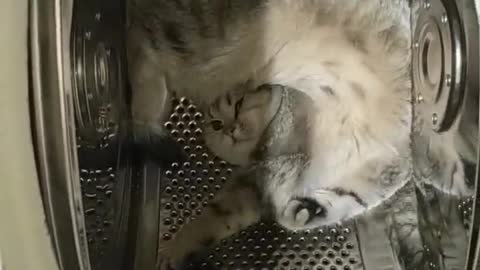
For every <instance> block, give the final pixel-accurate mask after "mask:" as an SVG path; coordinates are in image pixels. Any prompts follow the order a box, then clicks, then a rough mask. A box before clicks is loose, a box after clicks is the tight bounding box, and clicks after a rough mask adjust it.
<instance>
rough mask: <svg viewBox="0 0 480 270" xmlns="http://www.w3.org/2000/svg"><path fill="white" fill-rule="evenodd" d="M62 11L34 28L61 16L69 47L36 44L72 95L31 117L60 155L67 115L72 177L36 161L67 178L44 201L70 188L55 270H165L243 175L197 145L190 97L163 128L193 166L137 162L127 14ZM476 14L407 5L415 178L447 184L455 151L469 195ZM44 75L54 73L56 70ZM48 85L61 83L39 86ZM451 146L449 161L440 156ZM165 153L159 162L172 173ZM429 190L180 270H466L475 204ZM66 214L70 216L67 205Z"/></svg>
mask: <svg viewBox="0 0 480 270" xmlns="http://www.w3.org/2000/svg"><path fill="white" fill-rule="evenodd" d="M47 2H48V1H47ZM51 2H52V3H53V2H55V1H51ZM68 3H69V2H68V1H65V2H63V4H62V5H57V6H56V5H50V8H51V10H50V11H51V13H38V14H39V17H42V16H47V14H50V15H51V16H53V17H55V16H57V17H58V16H59V14H60V15H62V16H60V19H59V20H56V21H52V24H55V23H57V24H58V23H61V24H62V27H61V29H63V30H64V32H63V35H60V36H59V39H58V40H60V41H61V42H60V43H58V42H57V43H54V42H51V43H48V42H47V43H45V42H44V43H41V42H39V44H40V45H39V48H40V51H41V50H42V48H43V47H42V46H57V49H58V50H57V51H56V53H58V54H59V55H61V57H59V58H58V59H63V60H64V62H63V64H64V65H65V66H62V70H64V71H65V72H64V73H58V74H56V76H57V77H58V78H59V79H61V81H62V82H64V83H65V84H64V85H63V86H60V88H59V89H57V90H58V91H53V90H52V89H56V88H48V89H47V88H46V87H43V88H41V87H40V86H37V87H38V88H39V89H35V94H34V96H36V97H37V98H36V99H35V102H34V104H33V106H34V107H36V110H35V111H36V113H37V118H36V119H37V120H39V119H42V123H43V124H42V125H44V126H43V127H45V128H43V129H38V128H36V134H37V137H38V142H39V145H46V146H47V147H48V146H52V144H53V143H54V142H52V141H51V140H48V138H52V137H53V138H63V137H61V136H66V137H65V138H68V136H69V134H68V132H67V133H65V132H63V133H62V131H61V130H59V128H58V127H57V128H56V127H55V126H51V125H54V120H52V119H55V118H54V116H55V115H54V114H53V113H48V112H49V111H54V110H55V109H58V112H59V113H61V114H62V115H65V118H63V121H65V122H64V123H67V124H66V125H64V127H65V128H66V129H69V128H71V129H70V131H71V134H70V140H69V142H70V143H67V144H65V145H63V146H62V147H63V148H62V149H65V151H64V152H63V153H66V154H67V156H68V157H69V158H70V159H71V160H72V163H71V164H73V165H72V166H70V167H68V166H66V167H65V168H63V167H62V168H63V171H62V168H59V166H58V164H60V163H62V162H63V161H62V160H60V159H62V158H65V157H63V156H59V155H56V156H55V155H54V156H51V155H52V154H51V153H49V151H45V150H43V151H44V152H42V150H41V149H40V148H39V150H38V151H39V152H41V153H43V154H41V155H39V156H41V157H42V156H43V157H44V158H45V160H46V161H45V162H44V163H42V164H43V165H44V169H45V170H46V171H48V170H50V171H61V172H63V173H64V175H65V178H62V179H58V178H55V179H52V178H43V179H42V182H41V184H42V187H43V188H44V189H45V190H56V189H57V190H58V189H59V187H62V188H65V190H63V191H65V192H54V191H53V192H45V194H44V201H45V202H46V203H45V205H46V208H47V213H50V214H49V215H48V218H49V225H50V228H51V230H52V232H53V233H52V237H54V238H55V240H56V241H54V243H55V248H56V249H57V253H58V254H59V262H60V265H61V266H62V267H63V269H69V270H77V269H78V270H80V269H82V270H84V269H102V270H105V269H117V270H118V269H135V270H153V269H156V267H158V266H157V264H158V261H159V258H158V255H157V254H158V248H159V246H161V245H163V244H164V243H166V242H168V241H169V240H171V239H173V238H175V236H176V235H177V234H178V233H181V232H182V228H184V226H185V225H187V224H189V223H190V222H192V221H193V220H195V219H196V218H198V217H199V216H201V214H202V209H204V208H205V207H206V206H207V205H208V204H209V202H211V200H212V199H213V198H215V196H216V195H217V194H218V193H219V191H221V189H222V188H223V186H224V184H225V183H227V182H228V181H229V180H230V178H231V177H232V174H233V173H234V172H235V168H233V167H231V166H229V165H228V163H226V162H224V161H222V160H220V159H218V158H214V156H213V155H212V154H211V153H210V152H209V151H208V149H207V148H206V147H205V146H204V145H203V144H202V143H201V142H202V136H203V133H202V129H201V125H200V122H201V120H202V118H203V114H202V112H201V111H198V110H197V108H196V107H195V103H194V102H193V101H191V100H189V99H188V97H177V98H175V99H172V101H171V102H172V104H171V105H172V106H171V108H172V111H171V112H170V117H169V119H168V120H167V122H166V123H165V127H166V129H168V130H170V132H171V134H172V142H171V143H172V144H175V145H176V147H180V148H183V151H184V152H185V153H188V154H189V155H187V156H188V158H187V161H183V162H181V163H178V162H176V161H168V162H167V163H165V164H164V165H162V166H159V165H158V163H155V162H151V161H149V160H148V158H145V157H144V156H143V155H142V153H140V152H136V151H135V149H134V148H133V147H132V146H131V145H130V143H129V142H131V141H132V140H131V136H132V135H131V132H130V128H129V121H128V120H129V115H130V113H129V94H128V93H129V91H128V90H129V89H128V87H129V85H128V80H127V76H126V74H127V72H126V69H127V66H126V57H125V55H126V54H125V25H126V8H125V3H123V2H122V1H113V0H104V1H95V0H83V1H75V2H74V3H73V5H72V6H69V4H68ZM479 5H480V4H479V3H478V2H477V1H473V0H471V1H469V0H456V1H449V0H421V1H420V0H419V1H412V3H411V10H412V13H411V14H412V16H411V19H412V20H411V22H412V32H413V36H412V40H413V41H412V57H413V59H412V78H413V86H414V87H413V88H414V94H413V100H412V103H413V105H414V108H415V109H414V126H413V132H412V134H413V135H412V141H413V143H412V146H413V147H412V149H413V152H414V163H415V173H414V175H415V178H418V179H424V178H428V177H432V176H435V175H441V174H442V173H445V170H444V169H445V167H446V166H450V165H448V164H447V163H445V162H448V160H446V159H445V157H444V156H443V155H439V154H438V153H443V152H442V151H448V153H453V155H456V156H458V157H460V159H459V160H461V165H458V166H463V168H464V172H465V177H466V178H467V179H468V181H467V183H468V184H469V185H471V186H472V188H473V186H474V185H475V182H476V178H477V177H476V174H477V173H476V167H477V163H478V151H477V145H478V128H479V127H478V121H479V120H478V119H479V118H478V113H479V108H480V107H479V96H478V89H479V88H478V82H479V74H478V71H479V70H478V60H479V55H478V41H479V35H478V31H479V30H478V19H477V12H476V11H477V10H478V8H479ZM46 6H49V5H46ZM42 8H45V7H39V8H38V9H37V10H36V11H41V9H42ZM57 9H59V10H57ZM69 10H70V11H73V12H69ZM53 11H57V12H53ZM34 12H35V10H34ZM42 14H43V15H42ZM44 19H45V20H47V19H48V18H44ZM69 19H71V20H69ZM34 23H35V22H34ZM50 26H51V25H50ZM38 29H41V30H42V29H43V30H42V31H44V32H45V33H47V32H48V31H53V30H51V29H52V28H48V29H46V28H45V29H44V28H42V26H39V27H38ZM49 29H50V30H49ZM67 31H68V33H70V34H69V35H67V34H65V32H67ZM40 32H41V31H40ZM57 37H58V36H57ZM62 38H63V39H62ZM34 42H35V40H34ZM49 44H50V45H49ZM59 44H61V45H59ZM43 50H45V51H47V50H48V48H43ZM36 54H38V52H36V51H35V50H33V55H36ZM52 55H54V54H52ZM52 57H53V56H52ZM57 57H58V55H57ZM39 59H40V60H41V61H48V59H47V58H39ZM42 59H43V60H42ZM56 63H57V64H58V62H56ZM47 64H49V65H52V66H54V65H55V63H54V61H51V62H49V63H46V64H45V65H47ZM45 65H43V66H42V65H39V66H38V67H37V69H36V72H39V73H38V74H39V75H38V76H47V75H45V74H48V73H46V72H40V71H39V70H42V69H45V68H46V66H45ZM34 69H35V67H34ZM34 73H35V70H34ZM47 77H48V76H47ZM48 79H50V80H55V77H54V76H50V77H49V78H46V79H45V81H47V80H48ZM62 87H63V88H62ZM40 88H41V89H40ZM61 89H64V90H65V89H67V90H66V91H60V90H61ZM49 91H50V92H49ZM52 91H53V92H52ZM69 93H71V95H70V94H69ZM48 95H50V96H52V95H53V96H55V95H57V99H58V100H62V102H64V103H62V102H60V103H61V104H63V105H62V106H59V105H58V104H50V103H49V102H50V99H48V100H45V97H46V96H48ZM49 104H50V105H51V106H49ZM57 105H58V106H57ZM59 121H60V120H59ZM49 127H50V128H49ZM67 141H68V140H67ZM447 144H448V149H447V150H445V149H446V148H442V147H445V145H447ZM165 147H166V149H171V148H172V149H173V148H175V147H171V146H168V145H167V146H165ZM169 151H170V150H166V151H165V155H166V160H168V155H169V154H168V153H169ZM191 153H194V154H191ZM48 157H50V158H48ZM447 159H448V158H447ZM68 172H69V173H68ZM193 177H194V178H193ZM62 181H63V182H62ZM426 183H427V184H418V185H414V184H412V185H407V186H406V187H405V188H404V189H403V190H401V191H400V192H399V193H401V196H398V198H397V199H395V196H394V198H392V200H390V201H389V202H388V205H386V206H385V207H379V209H376V210H374V211H372V213H369V214H368V215H365V216H361V217H359V218H357V219H355V220H352V221H349V222H346V223H344V224H341V225H333V226H328V227H322V228H317V229H312V230H308V231H302V232H290V231H286V230H284V229H283V228H282V227H280V226H279V225H277V224H275V223H274V222H270V221H260V222H259V223H257V224H254V225H252V226H249V227H248V228H246V229H244V230H242V231H240V232H238V233H236V234H234V235H233V236H231V237H228V238H226V239H223V240H222V241H220V242H219V243H218V244H217V245H214V246H213V247H211V249H209V250H204V251H202V252H201V254H199V255H198V256H195V260H194V261H191V262H187V263H186V267H187V268H190V269H194V268H195V269H197V268H200V269H325V270H326V269H332V270H333V269H345V270H346V269H472V267H473V265H474V264H476V261H475V259H476V257H477V256H476V254H477V251H478V249H477V247H476V243H477V242H478V241H477V237H478V228H479V220H478V217H476V216H474V215H472V211H473V208H475V207H474V206H475V204H474V198H473V197H471V198H470V197H467V198H457V197H452V196H447V195H445V194H444V193H442V192H439V191H437V189H435V188H432V187H430V186H429V185H428V181H426ZM402 198H403V199H402ZM405 198H410V199H409V200H408V201H407V200H406V199H405ZM412 198H413V200H412ZM66 200H68V201H70V202H71V203H70V204H65V203H62V202H65V201H66ZM62 207H63V208H62ZM78 210H80V211H78ZM55 213H56V214H55ZM62 213H67V214H64V215H62ZM66 220H67V221H68V222H66ZM67 227H68V228H67ZM66 228H67V229H66ZM67 231H68V232H69V233H65V232H67ZM71 241H73V242H74V243H76V245H75V249H74V250H73V251H71V249H72V248H71V247H68V243H72V242H71ZM71 257H76V259H72V258H71ZM413 263H414V265H413Z"/></svg>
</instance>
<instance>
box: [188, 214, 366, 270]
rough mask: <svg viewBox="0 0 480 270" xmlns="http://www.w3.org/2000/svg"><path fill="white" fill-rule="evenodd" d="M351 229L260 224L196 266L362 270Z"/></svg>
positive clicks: (231, 240)
mask: <svg viewBox="0 0 480 270" xmlns="http://www.w3.org/2000/svg"><path fill="white" fill-rule="evenodd" d="M351 228H352V224H345V225H344V226H331V227H323V228H320V229H314V230H306V231H302V232H290V231H286V230H285V229H283V228H282V227H280V226H279V225H277V224H275V223H270V222H265V223H264V222H261V223H259V224H256V225H253V226H250V227H249V228H247V229H245V230H243V231H241V232H239V233H237V234H236V235H234V236H232V237H231V238H229V239H225V240H223V241H222V242H221V243H220V244H219V245H217V246H216V247H214V248H212V250H211V251H210V252H208V254H207V255H206V259H204V261H203V262H201V261H200V262H196V263H195V264H196V267H197V268H198V265H200V269H210V268H214V269H278V270H283V269H289V270H293V269H298V270H307V269H312V270H327V269H329V270H336V269H338V270H340V269H344V270H350V269H363V266H362V263H361V258H360V253H359V250H358V245H357V240H356V236H355V232H353V231H352V229H351ZM192 266H193V265H192ZM192 266H191V267H192Z"/></svg>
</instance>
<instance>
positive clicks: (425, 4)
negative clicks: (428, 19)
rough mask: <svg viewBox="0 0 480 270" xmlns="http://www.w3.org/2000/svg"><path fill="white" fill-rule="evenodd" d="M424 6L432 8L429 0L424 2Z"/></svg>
mask: <svg viewBox="0 0 480 270" xmlns="http://www.w3.org/2000/svg"><path fill="white" fill-rule="evenodd" d="M423 8H424V9H429V8H430V2H429V1H428V0H425V2H423Z"/></svg>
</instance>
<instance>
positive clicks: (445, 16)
mask: <svg viewBox="0 0 480 270" xmlns="http://www.w3.org/2000/svg"><path fill="white" fill-rule="evenodd" d="M441 22H442V23H447V22H448V16H447V14H443V15H442V18H441Z"/></svg>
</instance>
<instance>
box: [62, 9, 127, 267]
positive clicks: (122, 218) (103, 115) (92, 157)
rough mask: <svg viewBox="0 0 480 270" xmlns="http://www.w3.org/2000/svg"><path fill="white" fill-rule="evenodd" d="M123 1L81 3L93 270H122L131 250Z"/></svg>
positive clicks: (85, 176)
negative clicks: (128, 238)
mask: <svg viewBox="0 0 480 270" xmlns="http://www.w3.org/2000/svg"><path fill="white" fill-rule="evenodd" d="M123 8H124V7H123V3H122V2H121V1H102V2H97V1H82V2H79V1H77V2H75V6H74V15H73V23H72V35H71V48H70V49H71V53H70V57H71V65H72V74H71V75H72V92H73V105H74V108H75V120H76V135H77V153H78V162H79V169H80V183H81V190H82V195H83V206H84V213H85V223H86V235H87V241H88V248H89V254H90V258H91V260H90V261H91V266H92V269H118V267H120V266H121V265H122V260H119V259H118V258H122V257H123V256H124V252H125V246H126V237H127V235H126V233H125V232H126V229H127V223H128V216H129V204H130V192H131V175H130V164H129V159H130V157H129V156H130V155H131V154H130V153H129V151H130V149H129V147H128V145H127V142H128V133H127V121H128V111H127V102H126V96H125V94H126V93H125V86H126V81H125V78H123V74H124V66H123V63H122V62H121V60H122V59H123V55H122V53H123V51H124V47H123V44H124V41H123V32H122V31H121V30H120V31H112V29H117V28H119V26H121V25H123V24H124V17H123V13H122V10H123Z"/></svg>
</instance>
